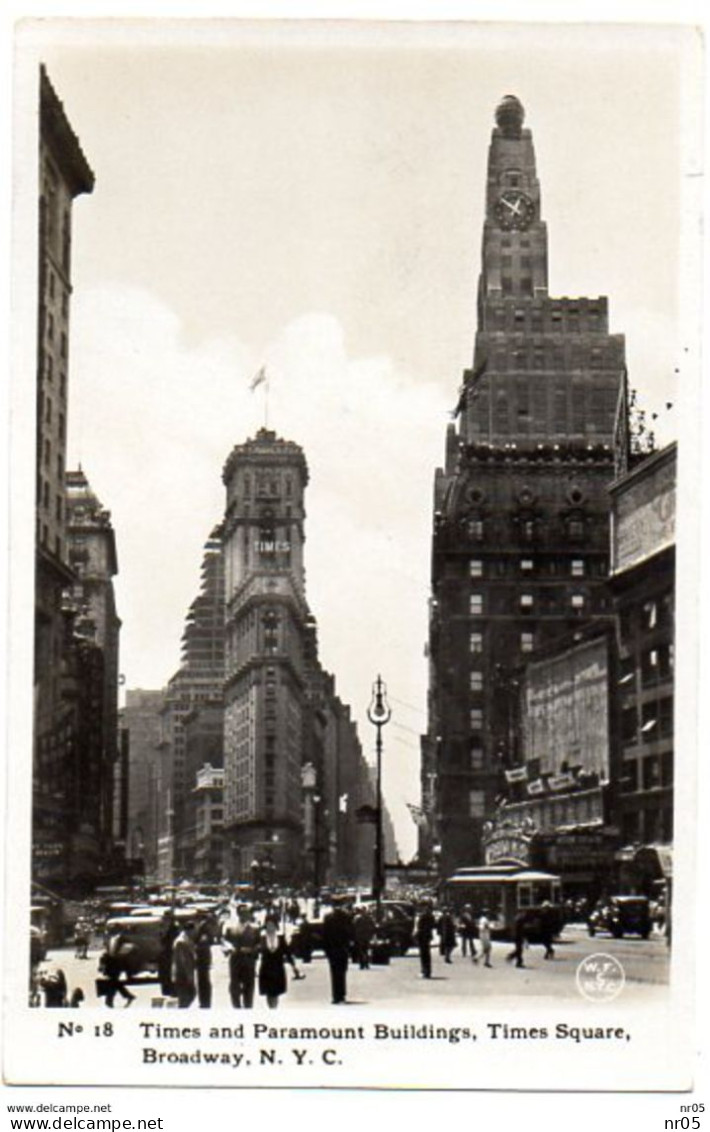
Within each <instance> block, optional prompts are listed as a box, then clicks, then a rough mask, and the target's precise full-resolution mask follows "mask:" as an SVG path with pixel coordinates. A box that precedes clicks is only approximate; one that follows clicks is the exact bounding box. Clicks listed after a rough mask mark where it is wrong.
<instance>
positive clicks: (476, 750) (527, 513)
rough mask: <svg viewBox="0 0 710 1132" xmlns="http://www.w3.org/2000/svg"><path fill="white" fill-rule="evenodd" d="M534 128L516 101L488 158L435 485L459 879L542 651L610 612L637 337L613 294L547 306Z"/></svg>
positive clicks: (434, 627) (511, 752) (440, 697)
mask: <svg viewBox="0 0 710 1132" xmlns="http://www.w3.org/2000/svg"><path fill="white" fill-rule="evenodd" d="M524 120H525V112H524V109H523V106H522V104H521V103H520V101H519V100H518V99H517V98H515V97H513V96H510V95H509V96H507V97H506V98H504V99H503V100H502V102H501V103H500V105H499V106H498V109H497V111H496V115H495V126H494V128H493V132H492V137H491V143H490V148H489V153H488V168H487V178H486V213H485V218H484V223H483V241H482V255H481V272H480V277H479V284H478V304H477V329H476V336H475V343H474V351H473V362H472V365H471V368H470V369H468V370H466V371H465V373H464V380H463V385H462V387H461V390H460V394H459V402H458V406H457V412H456V416H457V423H456V424H455V425H451V426H450V428H449V433H448V437H447V445H446V463H445V466H444V468H443V469H439V470H438V471H437V473H436V477H435V503H434V529H433V546H432V594H431V620H430V640H429V659H430V692H429V724H428V732H427V736H426V738H425V741H424V743H423V756H422V795H423V801H424V807H425V809H426V810H427V812H428V813H429V815H430V837H431V842H430V844H432V845H433V844H438V845H439V846H440V863H441V869H442V872H444V873H448V872H449V871H450V870H451V869H453V868H455V867H457V866H459V865H474V864H479V863H482V857H483V846H482V831H483V824H484V822H486V821H488V820H490V818H491V817H493V816H494V814H495V807H496V799H497V797H498V796H499V795H500V793H501V786H502V784H503V783H504V782H505V770H506V768H510V767H513V766H514V765H515V764H516V760H517V758H518V754H519V751H518V748H519V736H520V719H519V701H518V688H519V679H520V674H521V672H522V670H523V666H524V664H525V663H526V661H527V660H529V659H530V654H531V653H533V652H534V651H535V650H537V649H538V648H540V647H543V646H549V645H550V644H552V643H554V642H555V641H560V640H562V638H564V637H569V636H570V635H574V633H575V632H576V631H579V629H580V627H581V622H584V623H585V624H588V623H589V622H603V621H606V620H608V619H609V617H610V613H611V610H610V605H609V598H608V595H607V590H606V578H607V575H608V542H609V529H608V528H609V497H608V493H607V488H608V485H609V483H610V482H611V480H612V479H613V478H614V451H613V450H614V439H615V435H616V434H615V425H616V424H617V423H618V406H619V405H620V404H622V403H623V401H622V394H623V391H624V386H625V373H626V370H625V363H624V340H623V337H621V336H620V335H612V334H610V333H609V330H608V312H607V300H606V298H603V297H600V298H576V299H572V298H567V297H565V298H551V297H550V296H549V294H548V244H547V227H546V224H545V222H544V220H543V218H542V197H541V191H540V182H539V180H538V176H537V169H536V162H535V151H534V147H533V141H532V135H531V132H530V130H529V129H527V128H525V127H524V125H523V123H524ZM621 423H622V426H623V427H625V422H623V421H622V422H621ZM622 431H623V428H622Z"/></svg>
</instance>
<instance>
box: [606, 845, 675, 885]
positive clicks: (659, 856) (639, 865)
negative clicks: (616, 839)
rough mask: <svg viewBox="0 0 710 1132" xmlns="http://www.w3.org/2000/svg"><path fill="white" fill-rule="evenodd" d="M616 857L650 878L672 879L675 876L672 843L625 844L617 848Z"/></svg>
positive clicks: (619, 861)
mask: <svg viewBox="0 0 710 1132" xmlns="http://www.w3.org/2000/svg"><path fill="white" fill-rule="evenodd" d="M614 859H615V860H616V861H617V862H618V863H619V864H622V865H629V866H631V867H632V868H633V869H634V870H636V871H637V872H638V873H639V874H640V875H643V876H646V877H648V878H650V879H653V878H657V879H658V880H671V879H672V877H673V846H672V845H625V846H624V847H623V848H622V849H617V851H616V853H615V854H614Z"/></svg>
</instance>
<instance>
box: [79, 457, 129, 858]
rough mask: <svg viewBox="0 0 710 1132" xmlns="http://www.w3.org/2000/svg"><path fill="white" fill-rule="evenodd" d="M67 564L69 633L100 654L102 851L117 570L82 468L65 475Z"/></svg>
mask: <svg viewBox="0 0 710 1132" xmlns="http://www.w3.org/2000/svg"><path fill="white" fill-rule="evenodd" d="M66 493H67V531H68V542H69V563H70V565H71V568H72V570H73V572H74V578H75V580H74V584H73V586H72V587H71V590H70V591H68V593H67V597H68V598H69V601H70V602H71V605H72V606H73V611H74V631H75V633H78V634H80V635H82V636H83V637H85V638H87V639H88V640H90V641H93V643H94V644H95V645H97V646H98V647H99V648H100V649H101V653H102V656H103V665H102V667H103V687H102V689H101V700H102V744H101V750H100V752H99V758H98V765H97V767H96V768H95V770H96V774H97V776H98V785H97V791H96V793H95V796H94V797H93V798H92V803H91V804H92V805H94V806H95V816H96V821H97V823H98V828H99V829H100V831H101V841H102V845H103V848H104V851H105V850H106V848H107V847H108V845H109V843H110V841H111V840H112V838H113V837H114V835H117V832H118V830H117V825H118V815H117V814H114V786H115V778H116V775H115V768H116V761H117V759H118V751H119V744H118V677H119V673H118V667H119V665H118V658H119V634H120V629H121V621H120V618H119V616H118V614H117V612H116V598H115V593H114V585H113V579H114V577H115V576H116V574H117V573H118V558H117V555H116V538H115V534H114V529H113V525H112V523H111V513H110V512H109V511H107V510H105V509H104V507H103V506H102V504H101V502H100V501H99V499H98V498H97V496H96V494H95V493H94V491H93V490H92V488H91V485H90V483H89V481H88V480H87V478H86V476H85V474H84V472H83V471H82V470H81V469H78V470H77V471H68V472H67V474H66Z"/></svg>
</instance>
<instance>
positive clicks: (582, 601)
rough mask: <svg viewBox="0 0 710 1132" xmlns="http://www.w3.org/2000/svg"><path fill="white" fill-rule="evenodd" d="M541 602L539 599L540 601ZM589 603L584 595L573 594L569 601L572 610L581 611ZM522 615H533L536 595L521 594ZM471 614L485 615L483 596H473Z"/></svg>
mask: <svg viewBox="0 0 710 1132" xmlns="http://www.w3.org/2000/svg"><path fill="white" fill-rule="evenodd" d="M538 602H539V599H538ZM586 603H587V598H586V597H585V595H584V594H580V593H576V594H572V595H571V596H570V599H569V604H570V608H571V609H573V610H575V611H579V610H581V609H584V607H585V605H586ZM518 604H519V606H520V611H521V613H531V612H532V611H533V609H534V608H535V595H534V594H520V596H519V598H518ZM468 605H469V609H468V611H469V613H470V615H471V617H482V616H483V613H484V602H483V594H479V593H475V594H471V596H470V597H469V601H468Z"/></svg>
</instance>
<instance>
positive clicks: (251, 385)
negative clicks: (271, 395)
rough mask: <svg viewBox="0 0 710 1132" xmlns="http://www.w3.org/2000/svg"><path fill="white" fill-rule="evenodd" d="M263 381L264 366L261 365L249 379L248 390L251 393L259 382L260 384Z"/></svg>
mask: <svg viewBox="0 0 710 1132" xmlns="http://www.w3.org/2000/svg"><path fill="white" fill-rule="evenodd" d="M264 381H266V366H262V367H261V368H260V369H259V370H258V371H257V373H255V374H254V376H253V378H252V379H251V381H250V383H249V389H250V391H251V392H252V393H253V392H254V390H255V389H256V388H257V387H258V386H259V385H261V384H262V382H264Z"/></svg>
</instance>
